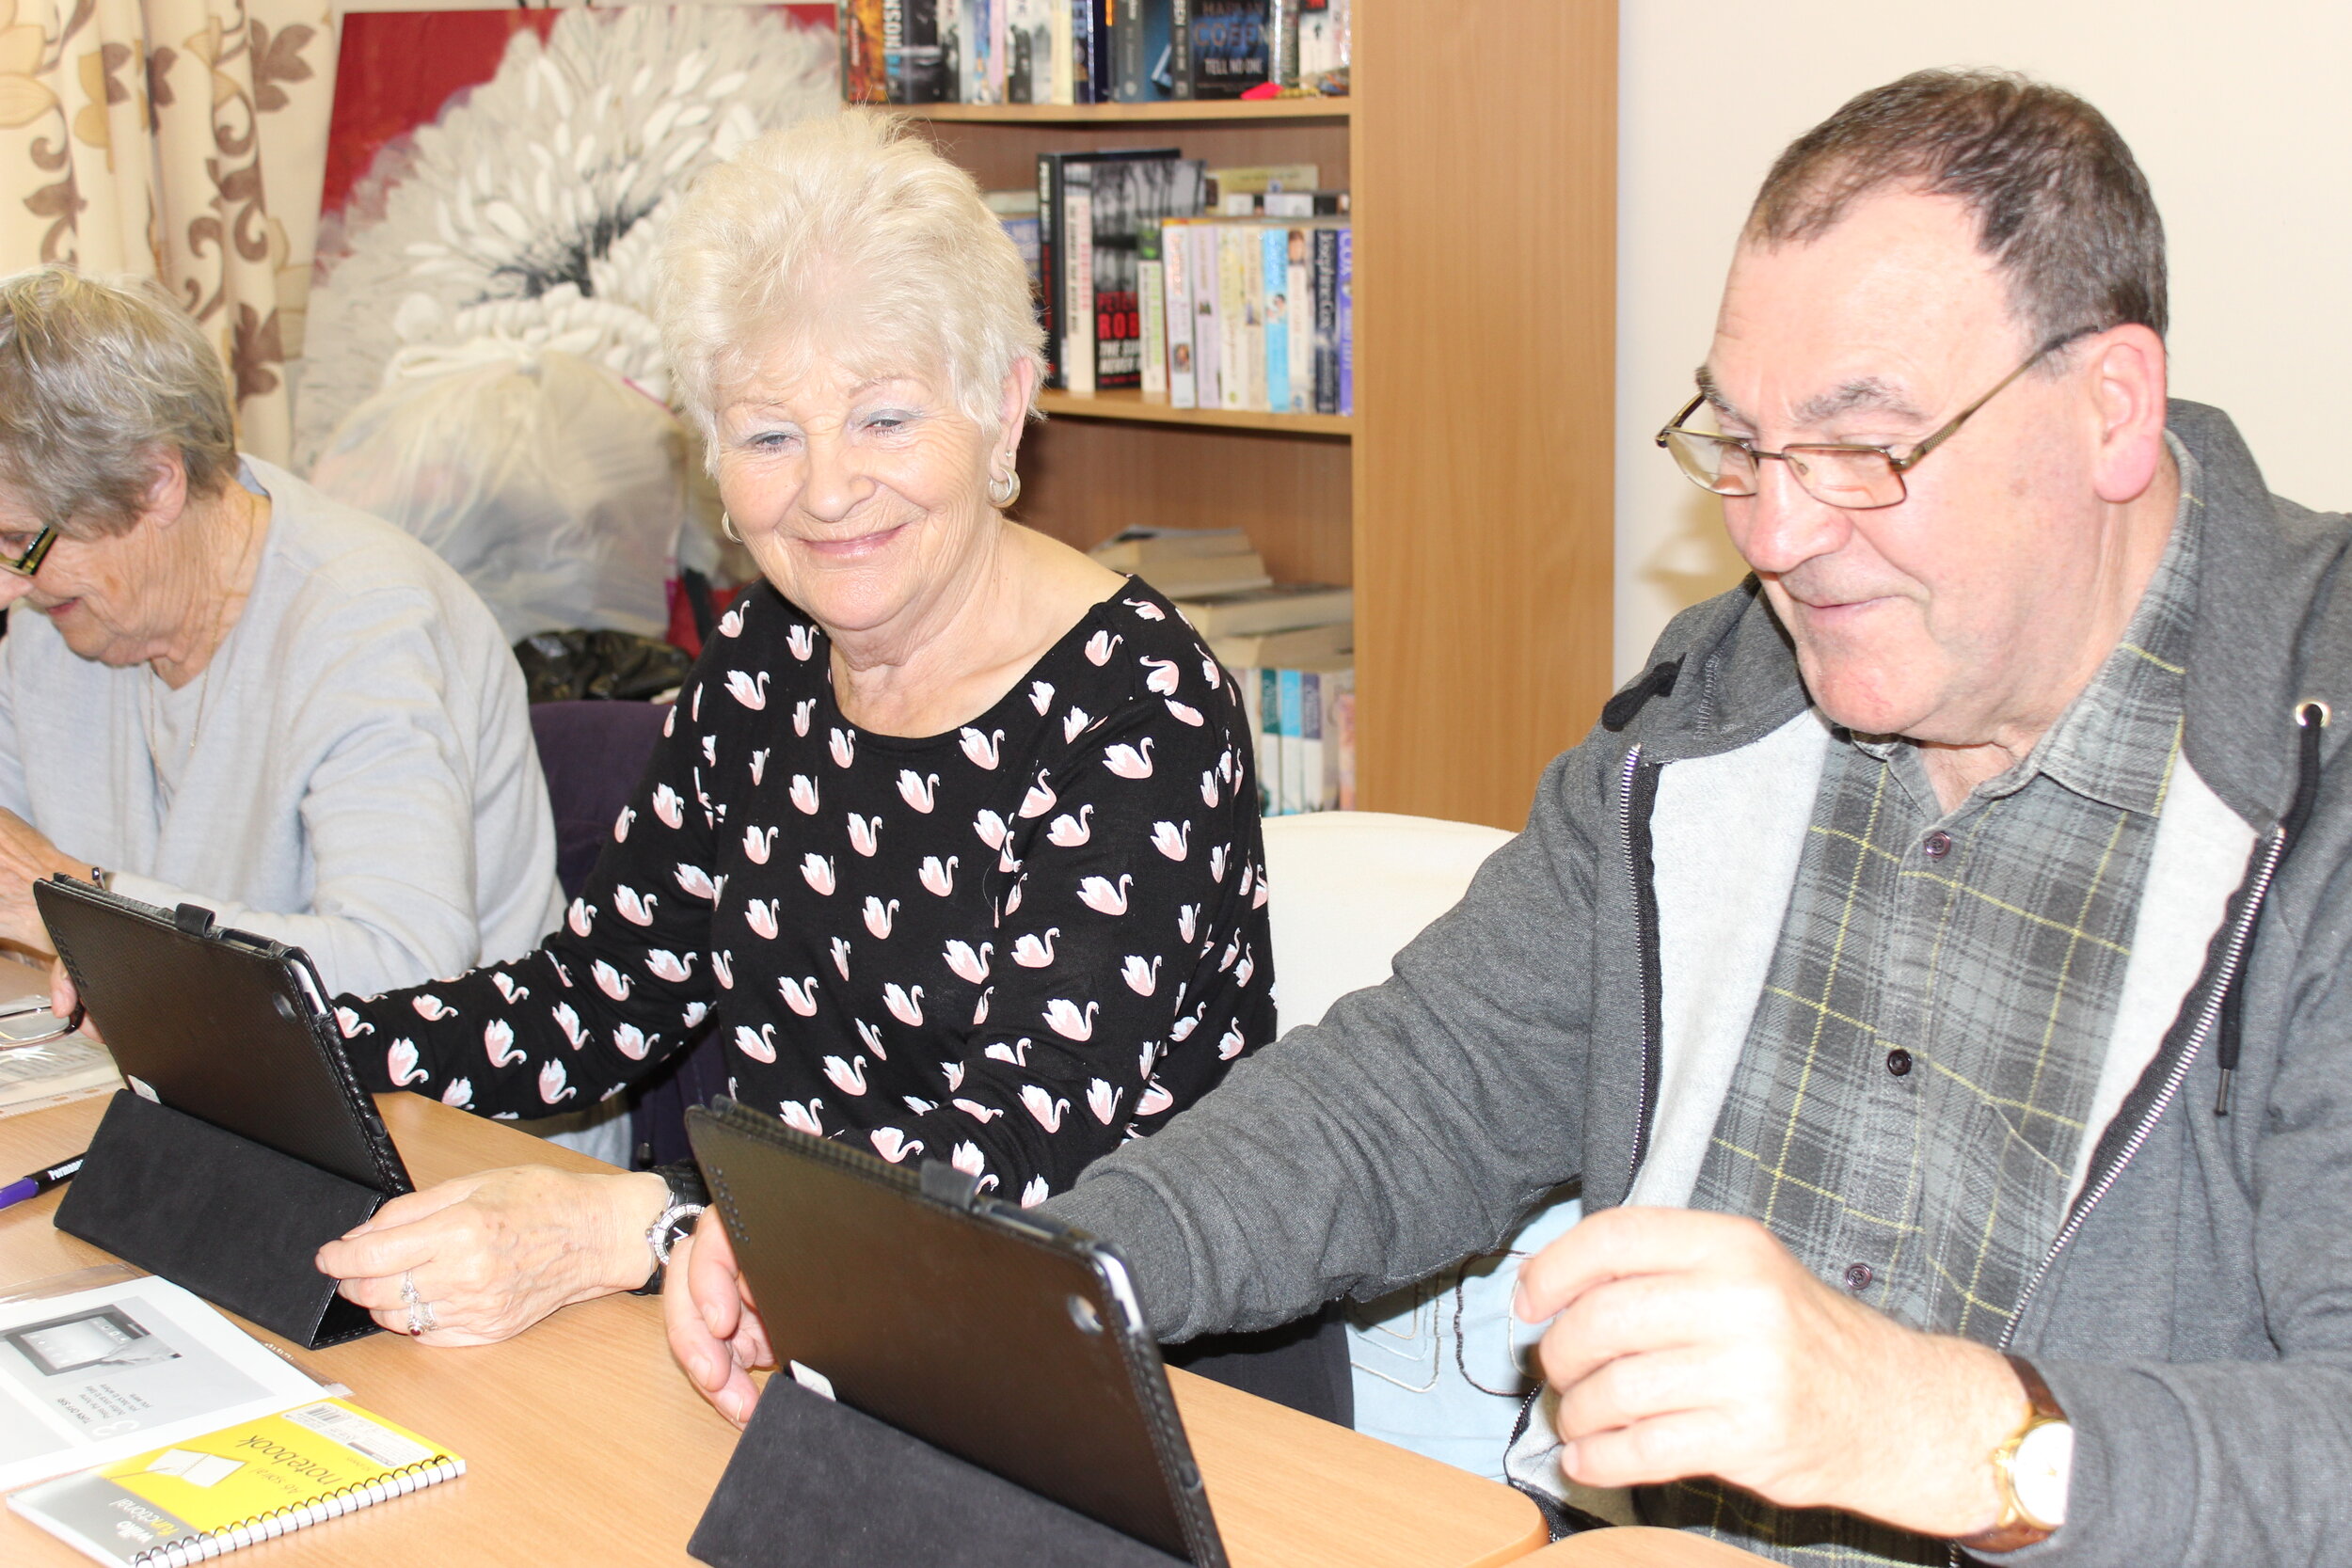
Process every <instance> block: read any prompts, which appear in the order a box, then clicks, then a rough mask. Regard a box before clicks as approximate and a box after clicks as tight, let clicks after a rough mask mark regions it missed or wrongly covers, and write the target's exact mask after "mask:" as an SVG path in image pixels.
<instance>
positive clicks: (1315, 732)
mask: <svg viewBox="0 0 2352 1568" xmlns="http://www.w3.org/2000/svg"><path fill="white" fill-rule="evenodd" d="M1233 675H1234V678H1235V679H1237V680H1238V681H1240V682H1241V690H1242V702H1243V704H1244V705H1245V706H1247V707H1248V709H1249V728H1250V733H1251V734H1252V735H1253V736H1255V737H1256V739H1257V746H1258V809H1259V812H1260V814H1261V815H1263V816H1290V815H1291V814H1293V813H1295V812H1302V811H1354V810H1355V809H1356V667H1355V660H1354V659H1353V658H1352V657H1336V658H1332V659H1327V660H1321V661H1318V662H1317V663H1315V664H1314V665H1313V666H1311V667H1310V668H1308V669H1304V670H1289V669H1284V670H1252V669H1247V668H1245V669H1240V670H1235V671H1234V672H1233Z"/></svg>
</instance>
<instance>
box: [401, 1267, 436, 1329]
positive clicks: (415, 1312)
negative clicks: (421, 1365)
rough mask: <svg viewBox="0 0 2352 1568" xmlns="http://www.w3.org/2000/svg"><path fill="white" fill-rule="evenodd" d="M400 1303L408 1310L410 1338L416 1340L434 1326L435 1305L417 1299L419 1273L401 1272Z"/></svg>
mask: <svg viewBox="0 0 2352 1568" xmlns="http://www.w3.org/2000/svg"><path fill="white" fill-rule="evenodd" d="M400 1303H401V1305H402V1306H403V1307H407V1308H408V1336H409V1338H416V1337H417V1336H418V1335H420V1334H422V1333H423V1332H424V1331H425V1330H426V1329H429V1328H431V1327H432V1326H433V1304H432V1303H431V1302H429V1301H419V1300H418V1299H417V1271H416V1270H414V1269H403V1270H401V1271H400Z"/></svg>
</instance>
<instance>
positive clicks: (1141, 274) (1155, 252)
mask: <svg viewBox="0 0 2352 1568" xmlns="http://www.w3.org/2000/svg"><path fill="white" fill-rule="evenodd" d="M1162 233H1163V230H1162V228H1161V225H1160V223H1159V222H1158V220H1156V219H1152V220H1147V221H1146V222H1145V223H1144V225H1143V227H1142V228H1141V229H1140V230H1137V231H1136V321H1137V334H1138V342H1139V346H1140V347H1141V350H1142V358H1143V363H1142V366H1141V368H1140V371H1139V375H1140V378H1141V386H1142V389H1143V395H1144V396H1146V397H1166V396H1167V395H1168V264H1167V262H1166V261H1164V260H1162V258H1161V254H1160V252H1161V249H1162V245H1161V236H1162Z"/></svg>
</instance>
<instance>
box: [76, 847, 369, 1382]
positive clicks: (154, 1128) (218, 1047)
mask: <svg viewBox="0 0 2352 1568" xmlns="http://www.w3.org/2000/svg"><path fill="white" fill-rule="evenodd" d="M33 891H34V898H35V900H36V902H37V903H38V904H39V905H40V911H41V916H42V918H43V920H44V921H45V922H46V923H47V924H48V927H49V930H50V935H51V938H52V940H53V941H54V942H56V948H57V951H58V953H59V954H60V955H61V956H62V957H63V958H64V960H65V964H66V968H67V971H68V973H70V974H72V976H73V981H74V985H75V987H76V988H77V989H78V990H80V992H81V994H82V997H83V1000H84V1002H85V1004H86V1005H87V1006H88V1007H89V1010H90V1014H91V1017H92V1019H93V1021H94V1022H96V1023H97V1024H98V1026H99V1027H100V1029H101V1030H103V1032H104V1034H105V1036H106V1037H107V1039H108V1041H109V1042H110V1044H111V1046H112V1048H113V1050H114V1053H115V1058H116V1065H117V1066H118V1067H119V1068H120V1069H122V1071H123V1074H124V1076H125V1078H126V1079H127V1080H128V1081H129V1082H130V1083H131V1084H132V1085H133V1089H125V1090H123V1091H121V1092H119V1093H118V1094H117V1095H116V1096H115V1098H114V1101H113V1103H112V1104H111V1105H109V1106H108V1107H107V1110H106V1115H105V1117H104V1119H103V1120H102V1121H101V1122H100V1123H99V1127H98V1132H97V1134H96V1136H95V1137H93V1138H92V1139H91V1141H90V1147H89V1152H88V1154H87V1157H86V1159H85V1161H84V1164H83V1166H82V1170H81V1173H80V1174H79V1175H77V1176H76V1177H75V1178H74V1179H73V1183H72V1186H71V1187H70V1188H68V1189H67V1192H66V1196H65V1200H64V1201H63V1202H62V1203H60V1204H59V1205H58V1206H57V1214H56V1225H57V1228H58V1229H60V1230H62V1231H64V1232H66V1233H67V1234H68V1235H71V1236H78V1237H80V1238H81V1239H82V1240H83V1241H86V1242H88V1243H91V1244H92V1245H95V1246H100V1247H103V1248H105V1249H106V1250H107V1251H108V1252H111V1253H113V1254H114V1255H115V1256H117V1257H119V1258H121V1259H124V1260H126V1261H128V1262H131V1263H134V1264H136V1265H137V1266H138V1267H140V1268H143V1269H146V1270H148V1271H149V1272H151V1273H152V1274H156V1275H162V1276H163V1277H164V1278H166V1279H168V1280H170V1281H172V1282H173V1283H174V1284H177V1285H182V1286H184V1287H186V1288H187V1289H189V1290H191V1291H195V1292H196V1293H197V1294H199V1295H200V1296H203V1297H205V1298H206V1299H207V1300H209V1301H212V1302H215V1303H216V1304H217V1305H219V1306H221V1307H227V1308H228V1309H229V1310H230V1311H232V1312H235V1313H237V1314H239V1315H240V1316H242V1317H244V1318H246V1319H248V1320H249V1321H251V1322H253V1323H257V1324H259V1325H260V1326H262V1328H265V1329H268V1330H269V1331H270V1332H271V1333H273V1334H279V1335H283V1336H284V1337H285V1338H289V1339H292V1340H294V1341H295V1342H296V1343H297V1344H301V1345H305V1346H307V1347H309V1348H310V1349H314V1350H315V1349H317V1348H319V1347H321V1346H323V1345H331V1344H338V1343H341V1342H342V1341H343V1340H346V1339H356V1338H359V1337H360V1336H362V1335H365V1334H371V1333H373V1332H375V1330H376V1323H375V1321H374V1320H373V1318H371V1317H369V1316H368V1314H367V1312H366V1311H365V1310H363V1309H362V1308H360V1307H356V1306H354V1305H352V1304H351V1303H350V1302H348V1301H345V1300H344V1299H343V1298H342V1297H341V1296H339V1295H337V1294H336V1293H335V1281H334V1280H332V1279H330V1278H328V1277H327V1276H326V1275H322V1274H320V1273H319V1271H318V1266H317V1264H316V1262H315V1261H314V1259H315V1257H316V1255H317V1252H318V1249H319V1248H320V1247H321V1246H323V1245H325V1244H326V1243H328V1242H330V1241H333V1240H334V1239H335V1238H336V1237H338V1236H341V1235H342V1234H343V1233H344V1232H346V1231H348V1230H350V1229H351V1228H352V1227H355V1226H357V1225H358V1224H360V1223H361V1222H362V1221H364V1220H366V1219H367V1218H368V1217H369V1216H370V1215H372V1214H373V1213H374V1212H375V1211H376V1210H377V1209H378V1208H380V1207H381V1206H382V1205H383V1204H384V1203H385V1202H386V1200H387V1199H389V1197H391V1196H395V1195H397V1194H400V1193H405V1192H407V1191H409V1190H410V1183H409V1180H408V1173H407V1171H406V1169H405V1167H404V1166H403V1164H402V1163H401V1159H400V1154H399V1151H398V1150H397V1149H395V1148H393V1147H392V1144H391V1139H390V1137H389V1134H388V1133H387V1132H385V1130H384V1124H383V1121H382V1118H381V1117H378V1116H377V1115H376V1113H375V1106H374V1103H373V1101H370V1100H369V1099H368V1097H367V1095H366V1093H365V1092H364V1091H362V1090H361V1089H360V1087H359V1085H358V1080H357V1079H356V1078H354V1077H353V1076H352V1072H351V1068H350V1064H349V1063H348V1062H347V1061H346V1060H345V1059H344V1057H343V1052H342V1037H341V1031H340V1030H339V1029H338V1028H337V1027H336V1025H335V1023H334V1022H333V1020H332V1019H330V1018H327V1017H326V1015H325V1013H324V1009H323V1002H322V1001H321V1000H319V999H317V998H315V997H314V996H313V994H312V993H313V991H314V989H315V984H314V982H313V983H312V984H307V985H306V984H305V981H306V979H308V978H310V972H309V959H308V958H304V957H303V956H302V954H301V953H300V952H299V950H297V949H294V948H289V947H285V946H283V945H281V944H279V943H278V942H270V941H268V940H267V939H264V938H260V937H254V936H250V935H247V934H246V933H243V932H233V931H228V932H224V931H221V930H218V929H216V928H215V926H214V924H213V915H212V911H209V910H206V909H203V908H201V907H199V906H197V905H193V904H183V905H181V906H180V908H179V909H178V910H176V911H164V910H157V909H151V908H150V907H149V906H147V905H144V904H138V903H135V902H133V901H132V900H129V899H126V898H119V897H117V896H115V895H111V894H106V893H103V892H100V891H99V890H98V889H96V888H92V887H88V886H86V885H84V884H81V883H78V882H71V881H67V880H64V879H57V880H55V881H45V882H40V883H37V884H35V886H34V890H33ZM142 1075H145V1077H146V1078H147V1079H149V1080H151V1083H152V1087H151V1086H150V1084H149V1083H148V1082H143V1081H142ZM157 1090H160V1091H161V1096H160V1098H159V1097H158V1095H157V1092H156V1091H157ZM134 1091H137V1092H134Z"/></svg>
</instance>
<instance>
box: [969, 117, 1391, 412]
mask: <svg viewBox="0 0 2352 1568" xmlns="http://www.w3.org/2000/svg"><path fill="white" fill-rule="evenodd" d="M1318 172H1319V171H1318V170H1317V168H1316V166H1314V165H1312V164H1295V165H1283V166H1271V167H1256V168H1233V169H1210V168H1208V167H1207V166H1205V165H1204V164H1203V163H1202V162H1201V161H1200V160H1199V159H1196V158H1186V157H1184V155H1183V154H1182V152H1181V151H1179V150H1177V149H1175V148H1172V147H1168V148H1136V149H1131V150H1122V151H1116V152H1046V153H1041V154H1039V156H1038V160H1037V200H1036V218H1035V221H1036V242H1035V243H1036V245H1037V251H1038V265H1039V280H1040V288H1039V311H1040V313H1041V316H1042V317H1043V320H1044V324H1045V335H1046V360H1047V372H1046V384H1047V385H1048V386H1051V387H1057V388H1062V389H1064V390H1067V391H1070V392H1073V393H1075V394H1077V395H1078V396H1081V397H1091V396H1094V395H1095V394H1096V393H1098V392H1101V391H1107V390H1115V389H1120V388H1135V389H1137V390H1140V391H1141V392H1142V394H1143V395H1144V396H1145V397H1147V398H1151V399H1160V398H1165V399H1166V400H1167V401H1168V404H1169V405H1170V406H1172V407H1177V408H1223V409H1232V410H1236V411H1255V412H1259V413H1273V414H1352V413H1353V412H1355V406H1356V346H1355V345H1356V331H1355V316H1356V310H1355V276H1356V267H1355V235H1354V230H1353V227H1352V225H1351V221H1350V219H1349V217H1348V215H1347V213H1348V202H1347V193H1346V192H1344V191H1325V190H1319V189H1317V188H1315V186H1316V180H1317V176H1318ZM991 199H992V202H993V203H994V204H996V205H997V207H998V210H999V213H1000V214H1001V215H1002V216H1003V218H1004V221H1005V223H1006V226H1007V230H1008V231H1009V232H1013V233H1014V238H1015V243H1016V244H1022V243H1025V240H1026V238H1027V230H1026V228H1025V222H1026V219H1027V214H1026V212H1025V211H1023V212H1022V213H1020V214H1017V215H1016V214H1014V213H1013V212H1012V210H1011V208H1012V205H1013V204H1012V202H1011V199H1010V198H1009V196H1003V197H993V198H991ZM1213 211H1214V213H1215V214H1216V215H1212V212H1213ZM1016 226H1022V227H1019V228H1016Z"/></svg>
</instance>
